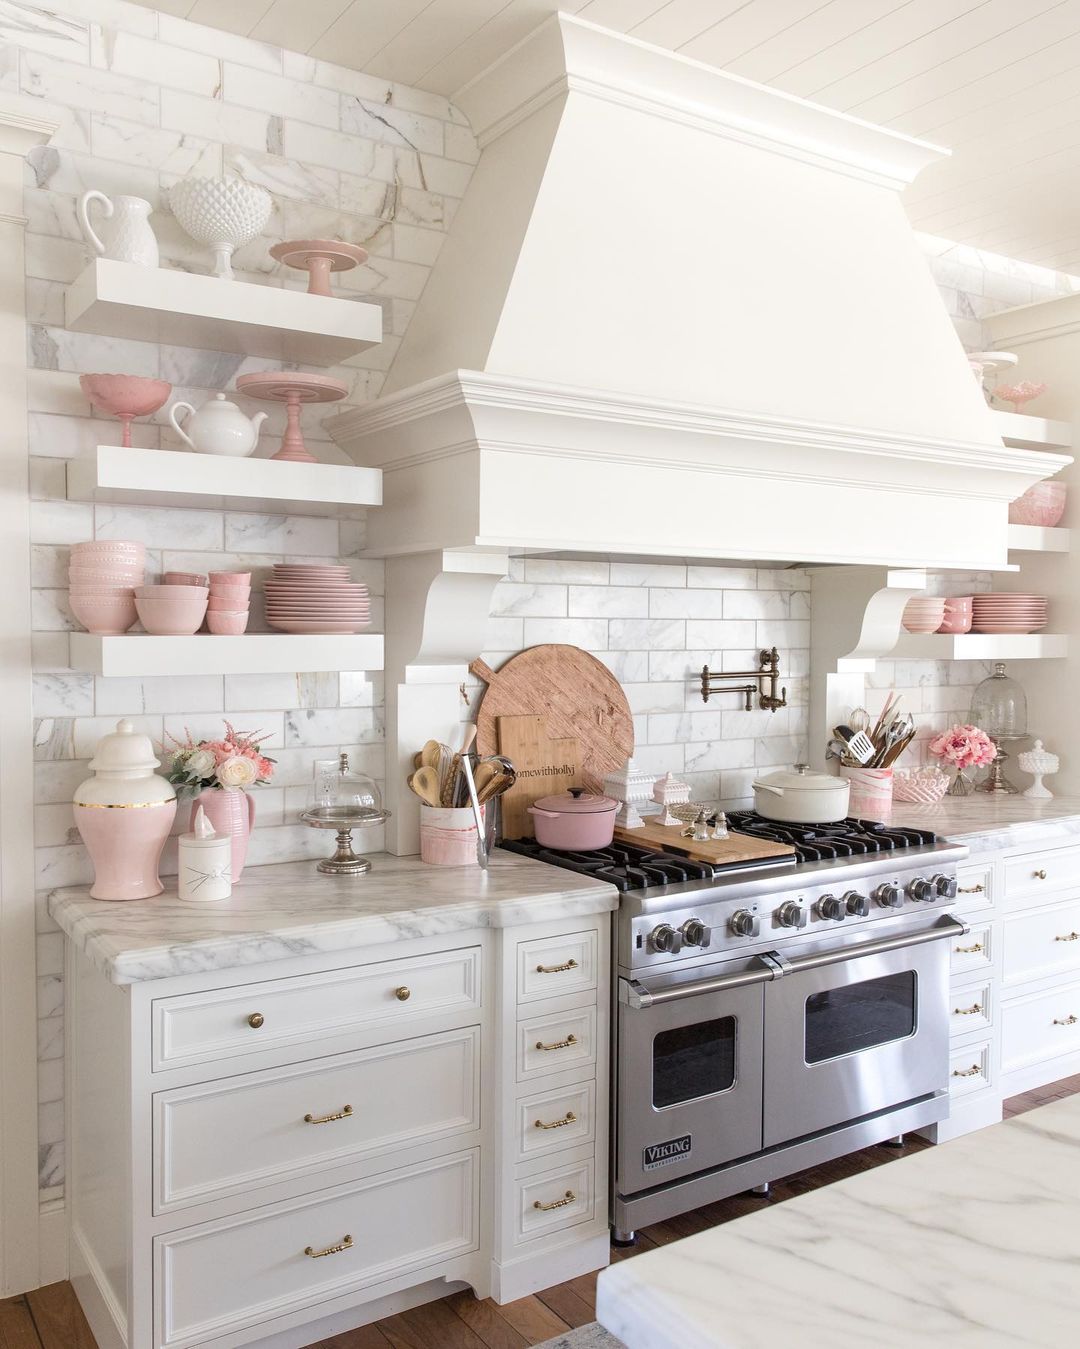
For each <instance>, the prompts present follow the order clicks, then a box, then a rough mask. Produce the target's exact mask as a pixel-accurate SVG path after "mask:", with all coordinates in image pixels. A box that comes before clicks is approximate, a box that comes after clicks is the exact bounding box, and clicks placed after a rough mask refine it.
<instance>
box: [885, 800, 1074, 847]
mask: <svg viewBox="0 0 1080 1349" xmlns="http://www.w3.org/2000/svg"><path fill="white" fill-rule="evenodd" d="M889 820H890V822H891V823H893V824H899V825H911V826H913V827H914V828H917V829H933V830H934V832H935V833H936V834H940V835H941V836H942V837H943V838H948V839H953V840H954V841H956V842H957V843H966V844H967V845H968V847H969V848H970V849H971V851H972V853H977V852H996V851H998V850H1000V849H1002V848H1016V847H1024V846H1025V845H1028V844H1034V843H1037V842H1043V841H1055V840H1056V841H1059V842H1062V843H1067V842H1068V841H1069V840H1070V839H1073V838H1075V837H1076V836H1077V835H1078V834H1080V799H1078V798H1077V797H1075V796H1071V797H1070V796H1057V797H1054V799H1053V800H1052V801H1036V800H1032V799H1031V798H1029V797H1026V796H1022V795H1016V796H1012V795H1009V796H999V795H994V796H989V795H987V794H986V793H985V792H977V793H975V794H974V795H973V796H962V797H954V796H947V797H946V798H945V799H944V800H943V801H940V802H938V803H937V805H933V806H919V805H907V804H905V803H904V802H900V801H896V802H894V803H893V806H892V813H891V814H890V816H889Z"/></svg>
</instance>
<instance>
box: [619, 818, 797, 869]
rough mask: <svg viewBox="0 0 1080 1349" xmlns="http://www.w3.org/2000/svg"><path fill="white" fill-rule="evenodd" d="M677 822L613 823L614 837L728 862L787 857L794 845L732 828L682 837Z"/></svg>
mask: <svg viewBox="0 0 1080 1349" xmlns="http://www.w3.org/2000/svg"><path fill="white" fill-rule="evenodd" d="M682 831H683V826H682V825H679V824H652V823H650V822H649V821H648V820H646V822H645V824H644V825H643V826H642V827H641V828H640V829H624V828H623V827H622V826H621V825H616V826H615V837H616V838H617V839H618V840H619V842H620V843H636V844H637V845H638V846H639V847H642V848H661V849H663V850H664V851H665V852H677V853H682V855H683V856H684V857H690V858H693V859H694V860H696V861H699V862H713V863H720V864H722V865H723V864H727V863H732V862H752V861H755V860H756V859H758V858H761V857H776V858H778V859H779V858H782V857H790V856H792V855H793V854H794V852H795V849H794V848H793V847H791V845H790V844H788V843H773V842H772V840H771V839H767V838H752V837H751V836H750V835H749V834H736V833H734V832H731V833H729V834H728V836H727V838H710V839H693V838H683V832H682Z"/></svg>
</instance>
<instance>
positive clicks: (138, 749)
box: [90, 717, 160, 777]
mask: <svg viewBox="0 0 1080 1349" xmlns="http://www.w3.org/2000/svg"><path fill="white" fill-rule="evenodd" d="M159 763H160V760H159V759H155V758H154V746H153V742H152V741H151V739H150V737H149V736H148V735H143V733H142V732H141V731H137V730H136V729H135V726H134V723H133V722H130V721H128V719H127V718H126V717H125V718H124V719H123V720H122V721H118V722H117V723H116V730H115V731H113V732H111V734H109V735H103V736H102V737H101V739H100V740H99V741H98V743H97V749H96V750H95V751H94V757H93V758H92V759H91V760H90V767H91V768H92V769H93V770H94V772H95V773H124V774H125V775H127V776H130V777H148V776H149V775H150V774H151V773H152V772H153V771H154V769H155V768H157V766H158V764H159Z"/></svg>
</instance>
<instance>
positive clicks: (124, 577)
mask: <svg viewBox="0 0 1080 1349" xmlns="http://www.w3.org/2000/svg"><path fill="white" fill-rule="evenodd" d="M68 582H69V583H70V585H71V586H72V588H73V589H77V588H78V587H79V586H84V585H88V586H112V587H113V588H114V589H115V590H134V589H135V587H136V586H139V585H142V583H143V573H142V572H141V571H137V572H122V571H121V572H117V571H92V570H90V569H88V568H85V567H72V568H70V569H69V571H68Z"/></svg>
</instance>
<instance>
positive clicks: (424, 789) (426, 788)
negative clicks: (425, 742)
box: [409, 764, 442, 806]
mask: <svg viewBox="0 0 1080 1349" xmlns="http://www.w3.org/2000/svg"><path fill="white" fill-rule="evenodd" d="M409 786H410V787H411V788H412V790H413V791H414V792H415V793H416V795H417V796H418V797H419V798H420V800H421V801H426V802H427V804H428V805H429V806H438V805H441V804H442V801H441V797H440V792H439V775H438V773H436V771H435V770H434V768H428V766H427V765H426V764H424V765H422V766H421V767H420V768H418V769H417V770H416V772H415V773H414V774H413V775H412V777H411V778H409Z"/></svg>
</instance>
